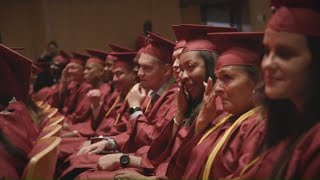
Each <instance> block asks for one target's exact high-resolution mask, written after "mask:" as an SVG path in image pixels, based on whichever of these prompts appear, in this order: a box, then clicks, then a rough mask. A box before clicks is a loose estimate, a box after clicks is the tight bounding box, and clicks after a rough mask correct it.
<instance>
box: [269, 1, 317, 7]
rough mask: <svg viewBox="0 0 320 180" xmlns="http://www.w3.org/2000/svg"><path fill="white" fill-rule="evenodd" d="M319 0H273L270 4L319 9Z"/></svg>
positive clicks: (273, 5) (272, 5)
mask: <svg viewBox="0 0 320 180" xmlns="http://www.w3.org/2000/svg"><path fill="white" fill-rule="evenodd" d="M319 5H320V3H319V1H318V0H271V1H270V6H271V7H273V8H276V9H277V8H280V7H282V6H286V7H292V8H294V7H295V8H311V9H319Z"/></svg>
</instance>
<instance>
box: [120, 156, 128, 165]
mask: <svg viewBox="0 0 320 180" xmlns="http://www.w3.org/2000/svg"><path fill="white" fill-rule="evenodd" d="M120 162H121V163H123V164H128V163H129V162H130V158H129V156H128V155H126V154H125V155H122V156H121V157H120Z"/></svg>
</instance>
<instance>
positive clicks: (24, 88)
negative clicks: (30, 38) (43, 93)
mask: <svg viewBox="0 0 320 180" xmlns="http://www.w3.org/2000/svg"><path fill="white" fill-rule="evenodd" d="M0 52H1V53H0V54H1V56H0V83H1V84H5V86H2V87H1V88H0V99H1V112H0V131H1V140H0V159H1V160H0V166H1V168H2V169H1V171H0V177H4V178H14V177H16V176H20V175H21V173H22V171H23V169H24V167H25V165H26V163H27V162H28V158H27V157H28V156H27V155H28V153H29V152H30V151H31V149H32V147H33V142H34V140H35V139H36V138H37V135H38V132H37V129H36V128H35V126H34V124H33V120H32V118H31V116H30V114H29V112H28V109H27V108H26V106H25V105H24V103H27V102H28V101H29V93H28V92H29V83H30V76H31V66H32V61H30V60H29V59H27V58H25V57H23V56H22V55H20V54H18V53H16V52H14V51H12V50H11V49H9V48H7V47H5V46H3V45H1V44H0ZM11 99H13V100H11ZM10 100H11V101H10ZM9 101H10V102H9ZM10 172H12V174H8V173H10Z"/></svg>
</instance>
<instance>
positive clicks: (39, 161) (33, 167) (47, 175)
mask: <svg viewBox="0 0 320 180" xmlns="http://www.w3.org/2000/svg"><path fill="white" fill-rule="evenodd" d="M60 143H61V138H60V137H50V138H45V139H40V140H38V141H37V144H36V145H35V147H34V150H33V152H32V153H31V154H33V155H31V158H30V161H29V163H28V165H27V167H26V171H25V179H27V180H29V179H30V180H34V179H53V176H54V172H55V168H56V163H57V159H58V153H59V145H60Z"/></svg>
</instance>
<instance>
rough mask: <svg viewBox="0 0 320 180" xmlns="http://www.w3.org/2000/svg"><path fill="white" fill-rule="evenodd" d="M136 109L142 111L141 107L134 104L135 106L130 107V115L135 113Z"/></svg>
mask: <svg viewBox="0 0 320 180" xmlns="http://www.w3.org/2000/svg"><path fill="white" fill-rule="evenodd" d="M136 111H142V109H141V107H135V106H133V107H130V108H129V114H130V115H131V114H133V113H134V112H136Z"/></svg>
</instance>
